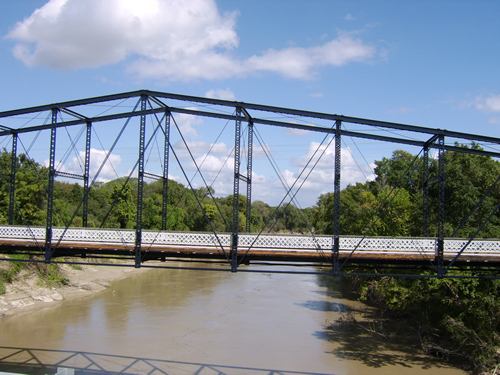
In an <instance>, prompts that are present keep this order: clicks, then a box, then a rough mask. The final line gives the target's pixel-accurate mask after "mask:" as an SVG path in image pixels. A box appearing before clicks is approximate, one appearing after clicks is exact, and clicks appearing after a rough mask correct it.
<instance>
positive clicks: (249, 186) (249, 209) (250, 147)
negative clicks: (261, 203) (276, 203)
mask: <svg viewBox="0 0 500 375" xmlns="http://www.w3.org/2000/svg"><path fill="white" fill-rule="evenodd" d="M252 158H253V121H251V120H250V121H249V122H248V164H247V207H246V208H247V211H246V225H245V231H246V232H247V233H250V230H251V219H252V164H253V161H252Z"/></svg>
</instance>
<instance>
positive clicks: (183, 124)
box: [172, 107, 203, 136]
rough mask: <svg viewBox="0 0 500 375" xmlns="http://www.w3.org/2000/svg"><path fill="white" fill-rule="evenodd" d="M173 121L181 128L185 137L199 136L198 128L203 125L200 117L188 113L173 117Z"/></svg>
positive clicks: (177, 114) (176, 114)
mask: <svg viewBox="0 0 500 375" xmlns="http://www.w3.org/2000/svg"><path fill="white" fill-rule="evenodd" d="M186 109H197V108H195V107H188V108H186ZM172 118H173V121H175V123H176V124H177V126H179V129H181V132H182V134H183V135H192V136H196V135H198V131H197V130H196V127H197V126H199V125H201V124H203V120H202V118H201V117H200V116H194V115H188V114H186V113H175V114H173V115H172Z"/></svg>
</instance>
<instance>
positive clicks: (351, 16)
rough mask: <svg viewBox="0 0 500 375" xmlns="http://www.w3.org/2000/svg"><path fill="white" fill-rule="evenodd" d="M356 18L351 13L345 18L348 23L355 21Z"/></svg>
mask: <svg viewBox="0 0 500 375" xmlns="http://www.w3.org/2000/svg"><path fill="white" fill-rule="evenodd" d="M355 19H356V18H354V16H353V15H352V14H351V13H347V14H346V15H345V16H344V20H346V21H354V20H355Z"/></svg>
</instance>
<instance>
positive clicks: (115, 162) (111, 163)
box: [45, 148, 122, 182]
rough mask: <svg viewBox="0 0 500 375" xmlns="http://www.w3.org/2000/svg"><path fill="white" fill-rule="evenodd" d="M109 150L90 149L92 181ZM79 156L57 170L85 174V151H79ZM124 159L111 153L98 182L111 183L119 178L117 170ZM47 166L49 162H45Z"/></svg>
mask: <svg viewBox="0 0 500 375" xmlns="http://www.w3.org/2000/svg"><path fill="white" fill-rule="evenodd" d="M108 152H109V150H101V149H97V148H91V149H90V171H89V172H90V179H91V180H92V179H93V178H94V177H95V175H96V173H97V172H98V170H99V168H100V167H101V164H102V163H103V162H104V159H105V158H106V155H107V154H108ZM78 154H79V156H78V157H77V156H74V157H73V158H72V159H71V160H69V161H68V162H67V163H65V164H64V165H59V166H58V167H57V168H58V170H60V171H62V172H70V173H77V174H78V173H81V174H83V170H82V168H83V167H82V163H83V160H84V159H85V151H79V153H78ZM121 161H122V158H121V156H120V155H117V154H113V153H111V154H110V155H109V157H108V160H107V161H106V163H105V164H104V166H103V167H102V169H101V172H100V173H99V176H98V177H97V181H101V182H107V181H111V180H113V179H115V178H117V177H118V176H117V172H116V171H117V168H118V167H119V165H120V164H121ZM45 164H46V165H48V160H47V161H46V162H45ZM75 171H80V172H75Z"/></svg>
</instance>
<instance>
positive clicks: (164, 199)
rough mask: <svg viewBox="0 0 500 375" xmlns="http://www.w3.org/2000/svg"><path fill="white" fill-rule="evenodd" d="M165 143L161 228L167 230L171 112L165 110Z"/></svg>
mask: <svg viewBox="0 0 500 375" xmlns="http://www.w3.org/2000/svg"><path fill="white" fill-rule="evenodd" d="M164 134H165V138H164V143H163V191H162V202H161V203H162V210H161V230H167V200H168V163H169V155H170V149H169V148H170V112H165V129H164Z"/></svg>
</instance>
